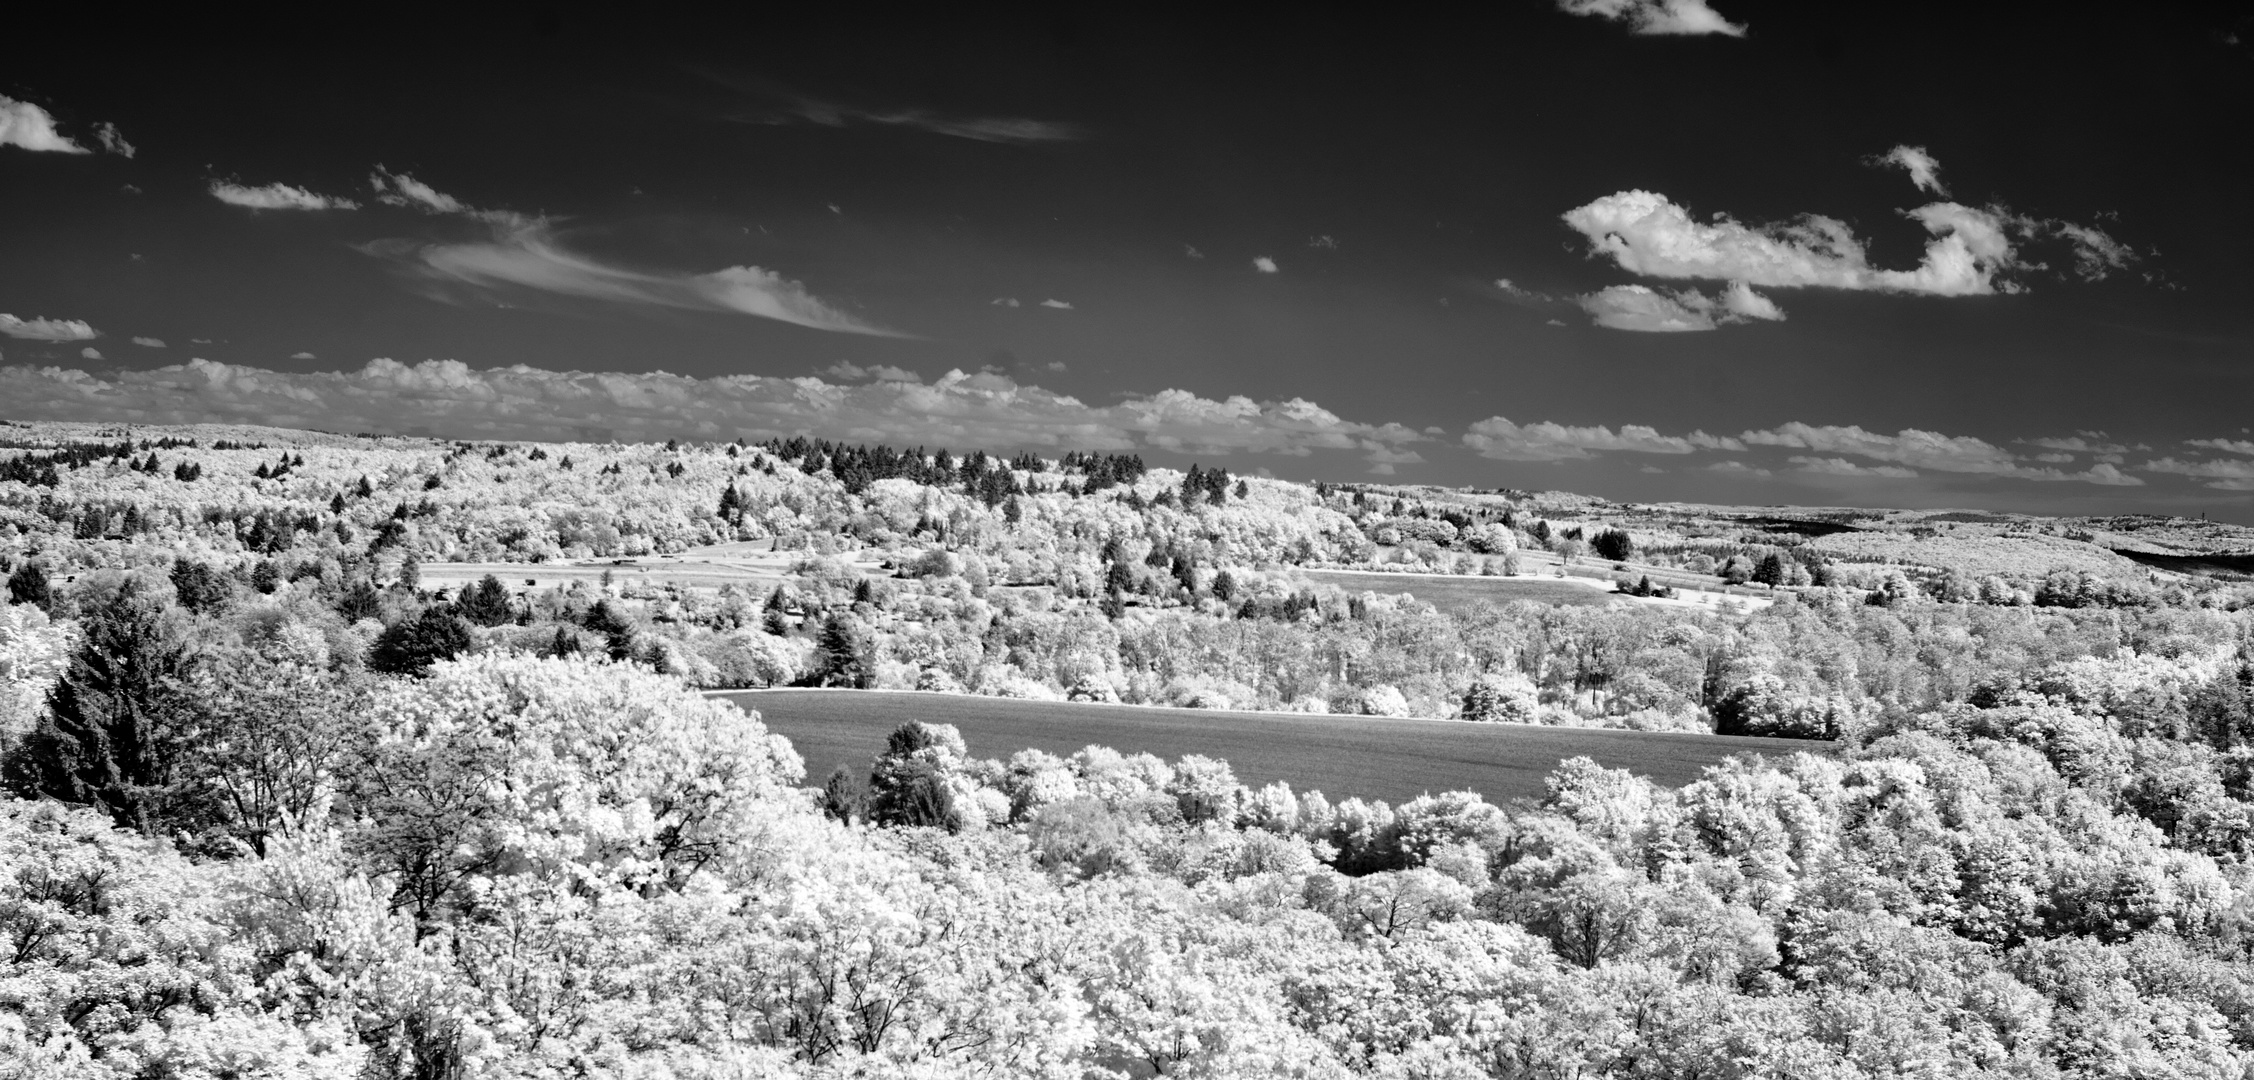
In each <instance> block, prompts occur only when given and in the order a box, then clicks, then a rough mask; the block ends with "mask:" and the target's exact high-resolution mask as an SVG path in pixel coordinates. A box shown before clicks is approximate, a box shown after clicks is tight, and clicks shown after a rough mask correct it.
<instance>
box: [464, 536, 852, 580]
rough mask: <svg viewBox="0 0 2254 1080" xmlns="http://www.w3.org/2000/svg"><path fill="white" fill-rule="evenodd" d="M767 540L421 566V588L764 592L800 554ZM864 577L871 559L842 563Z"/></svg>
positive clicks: (787, 573)
mask: <svg viewBox="0 0 2254 1080" xmlns="http://www.w3.org/2000/svg"><path fill="white" fill-rule="evenodd" d="M773 544H774V542H773V541H771V540H746V541H739V542H736V543H730V544H713V545H711V546H709V547H700V548H690V549H688V550H686V551H679V552H674V553H672V554H668V555H635V556H626V557H622V558H616V559H566V560H561V561H557V562H545V563H515V562H511V563H450V562H428V563H424V564H423V565H422V581H423V587H424V588H428V589H448V588H455V587H459V586H462V585H467V584H470V583H473V582H475V581H477V580H478V579H479V578H482V577H484V576H485V575H487V574H492V575H493V576H495V577H497V578H500V579H501V583H502V584H503V585H507V586H508V587H509V588H510V589H511V590H521V589H525V588H541V589H545V588H551V587H554V586H568V585H570V584H571V583H572V582H574V581H585V582H589V583H594V582H597V581H600V580H601V579H602V576H603V574H605V573H606V572H607V573H609V574H610V575H611V576H612V578H613V579H614V580H616V581H617V582H619V583H620V584H630V583H640V584H644V585H677V586H680V587H682V588H689V589H717V588H719V587H721V586H723V585H744V586H750V587H757V588H760V589H770V588H773V587H774V586H775V584H776V583H777V582H780V581H783V580H785V579H786V578H789V577H790V576H791V573H790V568H791V566H792V565H793V564H794V563H796V562H798V561H799V560H800V559H802V558H805V553H804V552H799V551H775V550H773ZM847 561H849V562H851V563H853V564H854V565H856V566H859V567H860V568H861V569H862V570H863V571H864V572H868V571H873V570H874V569H875V568H876V562H875V560H873V559H848V560H847Z"/></svg>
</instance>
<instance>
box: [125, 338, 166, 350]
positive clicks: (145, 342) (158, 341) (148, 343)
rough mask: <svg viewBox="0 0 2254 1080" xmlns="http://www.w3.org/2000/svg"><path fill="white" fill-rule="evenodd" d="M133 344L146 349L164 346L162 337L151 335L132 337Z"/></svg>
mask: <svg viewBox="0 0 2254 1080" xmlns="http://www.w3.org/2000/svg"><path fill="white" fill-rule="evenodd" d="M133 344H135V345H139V346H141V347H143V348H147V349H161V348H164V339H163V338H153V337H137V338H134V339H133Z"/></svg>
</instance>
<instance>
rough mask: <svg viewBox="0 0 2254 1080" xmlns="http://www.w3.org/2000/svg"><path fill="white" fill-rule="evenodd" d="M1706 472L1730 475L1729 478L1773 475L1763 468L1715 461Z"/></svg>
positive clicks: (1740, 462) (1736, 462) (1738, 462)
mask: <svg viewBox="0 0 2254 1080" xmlns="http://www.w3.org/2000/svg"><path fill="white" fill-rule="evenodd" d="M1706 471H1707V472H1718V473H1725V474H1728V475H1731V476H1770V475H1773V474H1771V473H1770V472H1769V470H1767V469H1764V468H1760V467H1759V466H1755V465H1748V464H1746V463H1745V462H1742V461H1717V462H1715V463H1713V464H1712V465H1708V466H1707V467H1706Z"/></svg>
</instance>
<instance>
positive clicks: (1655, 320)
mask: <svg viewBox="0 0 2254 1080" xmlns="http://www.w3.org/2000/svg"><path fill="white" fill-rule="evenodd" d="M1506 291H1508V292H1512V294H1513V295H1523V292H1522V291H1519V290H1508V289H1506ZM1577 302H1578V303H1579V304H1580V305H1581V310H1583V311H1586V312H1588V313H1589V315H1590V317H1591V318H1593V319H1594V320H1595V321H1596V324H1597V325H1598V326H1602V327H1607V328H1609V329H1613V330H1639V331H1644V332H1647V333H1670V332H1683V331H1696V330H1712V329H1714V328H1715V327H1716V326H1719V325H1722V324H1724V323H1737V322H1746V321H1748V320H1753V319H1761V320H1765V321H1772V322H1773V321H1777V320H1781V319H1783V318H1784V311H1783V310H1782V309H1780V308H1778V307H1777V305H1776V304H1775V302H1773V301H1771V300H1770V299H1769V298H1768V297H1766V296H1763V295H1761V294H1760V293H1757V292H1754V291H1753V289H1752V287H1751V286H1749V285H1747V284H1746V283H1744V282H1742V281H1733V282H1731V283H1730V284H1729V285H1728V286H1727V287H1726V288H1724V289H1723V290H1722V291H1721V292H1720V293H1719V294H1718V295H1715V296H1707V295H1706V294H1704V293H1702V292H1699V291H1698V290H1696V289H1684V290H1681V291H1679V292H1674V293H1662V292H1659V291H1656V290H1654V289H1650V288H1647V287H1645V286H1642V285H1614V286H1612V287H1610V288H1607V289H1601V290H1599V291H1597V292H1593V293H1590V294H1588V295H1586V296H1583V297H1580V298H1579V299H1578V300H1577Z"/></svg>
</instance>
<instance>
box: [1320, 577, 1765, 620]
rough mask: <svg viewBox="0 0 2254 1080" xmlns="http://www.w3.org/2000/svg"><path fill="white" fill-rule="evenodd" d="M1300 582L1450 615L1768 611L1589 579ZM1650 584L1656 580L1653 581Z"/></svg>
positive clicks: (1754, 599) (1749, 603)
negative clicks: (1649, 607)
mask: <svg viewBox="0 0 2254 1080" xmlns="http://www.w3.org/2000/svg"><path fill="white" fill-rule="evenodd" d="M1299 575H1300V576H1301V577H1304V578H1307V579H1308V580H1310V581H1315V582H1320V583H1322V584H1325V585H1336V586H1338V587H1339V588H1341V589H1349V590H1353V591H1356V592H1359V591H1362V590H1364V589H1367V590H1369V591H1371V592H1378V593H1408V594H1409V595H1411V596H1414V597H1416V598H1417V599H1419V600H1422V601H1424V602H1426V603H1428V604H1431V605H1432V606H1433V607H1436V608H1439V609H1440V610H1441V611H1444V612H1447V613H1449V614H1461V613H1463V612H1465V611H1469V610H1470V609H1471V608H1472V607H1473V606H1474V605H1476V604H1478V603H1480V602H1482V601H1484V602H1487V603H1492V604H1502V603H1508V602H1510V601H1512V600H1524V601H1527V602H1530V603H1536V604H1572V605H1582V606H1595V605H1599V604H1657V605H1661V606H1666V607H1712V606H1714V605H1715V604H1718V603H1720V602H1722V601H1723V600H1730V601H1733V602H1735V603H1737V604H1738V605H1740V606H1741V607H1745V608H1756V607H1767V606H1768V605H1769V604H1770V602H1771V601H1770V599H1769V598H1768V597H1766V596H1743V595H1738V594H1735V593H1733V594H1729V595H1726V596H1725V595H1723V594H1719V593H1709V592H1699V591H1695V590H1686V591H1684V592H1682V593H1681V594H1680V595H1678V596H1677V597H1676V598H1674V599H1672V600H1661V599H1659V598H1657V597H1632V596H1626V595H1623V594H1620V593H1616V592H1613V591H1612V583H1611V582H1610V581H1609V580H1600V579H1597V578H1593V577H1580V576H1572V577H1553V576H1550V575H1547V574H1542V575H1533V574H1527V575H1521V576H1519V577H1471V576H1463V575H1454V574H1390V573H1382V572H1375V571H1366V570H1301V571H1299ZM1654 580H1657V579H1656V578H1655V579H1654Z"/></svg>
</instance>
